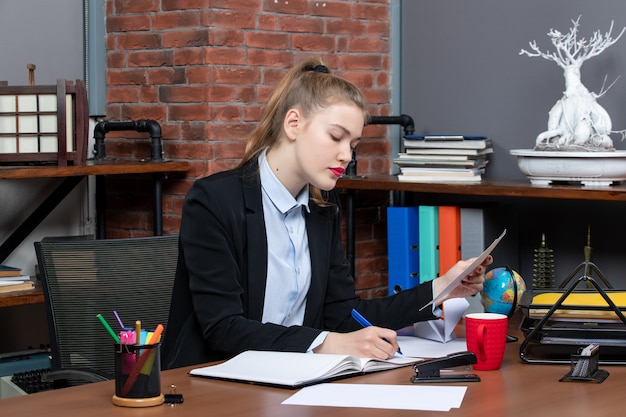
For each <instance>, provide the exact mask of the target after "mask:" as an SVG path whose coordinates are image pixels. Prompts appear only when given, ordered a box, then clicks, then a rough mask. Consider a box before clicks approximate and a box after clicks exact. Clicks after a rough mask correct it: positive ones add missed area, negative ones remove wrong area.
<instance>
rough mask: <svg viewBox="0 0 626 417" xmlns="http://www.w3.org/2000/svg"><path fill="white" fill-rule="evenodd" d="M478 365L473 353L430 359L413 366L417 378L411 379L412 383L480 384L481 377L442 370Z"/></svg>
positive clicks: (458, 353) (457, 353) (460, 353)
mask: <svg viewBox="0 0 626 417" xmlns="http://www.w3.org/2000/svg"><path fill="white" fill-rule="evenodd" d="M475 363H476V355H475V354H474V353H472V352H456V353H451V354H449V355H448V356H444V357H442V358H434V359H428V360H425V361H423V362H420V363H416V364H415V365H413V370H414V371H415V376H413V377H411V382H413V383H422V382H478V381H480V377H479V376H478V375H475V374H470V373H467V372H455V371H452V370H450V371H449V372H448V371H444V374H443V375H441V370H443V369H446V370H447V369H450V368H456V367H465V368H466V369H467V367H469V366H470V365H473V364H475Z"/></svg>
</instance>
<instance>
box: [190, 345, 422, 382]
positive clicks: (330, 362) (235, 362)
mask: <svg viewBox="0 0 626 417" xmlns="http://www.w3.org/2000/svg"><path fill="white" fill-rule="evenodd" d="M421 360H422V359H420V358H413V357H403V356H398V355H396V356H394V357H393V358H390V359H387V360H383V359H363V358H359V357H357V356H350V355H330V354H321V353H315V354H313V353H297V352H274V351H255V350H249V351H246V352H243V353H240V354H239V355H237V356H235V357H233V358H232V359H229V360H227V361H226V362H223V363H220V364H217V365H210V366H206V367H203V368H196V369H192V370H191V371H190V372H189V373H190V374H191V375H194V376H202V377H208V378H217V379H225V380H230V381H238V382H249V383H258V384H264V385H273V386H279V387H285V388H298V387H302V386H305V385H311V384H314V383H318V382H322V381H327V380H331V379H338V378H340V377H346V376H352V375H360V374H363V373H368V372H375V371H382V370H385V369H392V368H399V367H401V366H407V365H410V364H413V363H416V362H419V361H421Z"/></svg>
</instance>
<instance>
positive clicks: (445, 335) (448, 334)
mask: <svg viewBox="0 0 626 417" xmlns="http://www.w3.org/2000/svg"><path fill="white" fill-rule="evenodd" d="M467 307H469V301H467V300H466V299H465V298H451V299H449V300H446V301H444V303H443V318H441V319H439V320H427V321H421V322H419V323H415V324H414V325H413V331H414V333H415V336H417V337H421V338H424V339H429V340H434V341H435V342H441V343H447V342H449V341H451V340H454V339H455V338H456V335H455V334H454V328H455V327H456V325H457V324H458V323H459V320H461V318H462V317H463V314H465V311H466V310H467ZM403 348H404V346H403ZM403 352H404V351H403Z"/></svg>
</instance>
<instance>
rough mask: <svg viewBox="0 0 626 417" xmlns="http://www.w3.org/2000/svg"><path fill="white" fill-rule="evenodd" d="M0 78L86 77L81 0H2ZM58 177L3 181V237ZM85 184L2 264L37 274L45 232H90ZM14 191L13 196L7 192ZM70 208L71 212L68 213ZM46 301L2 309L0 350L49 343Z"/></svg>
mask: <svg viewBox="0 0 626 417" xmlns="http://www.w3.org/2000/svg"><path fill="white" fill-rule="evenodd" d="M0 57H2V58H1V59H0V80H3V81H8V82H9V84H10V85H26V84H28V70H27V69H26V64H35V65H36V66H37V69H36V71H35V83H36V84H39V85H42V84H55V83H56V80H57V79H68V80H74V79H82V78H83V0H0ZM59 182H60V180H59V179H45V180H2V181H0V241H2V242H3V241H4V240H5V239H6V238H7V237H8V236H10V234H11V233H12V232H13V231H14V230H15V228H16V227H17V226H18V225H19V224H20V223H21V222H22V221H23V220H24V219H25V218H26V216H28V215H29V214H30V213H31V212H32V210H34V208H35V207H36V206H37V205H38V204H39V203H40V202H41V201H42V200H43V199H44V198H45V197H46V196H47V195H48V194H49V193H50V191H51V190H52V189H53V188H55V187H56V186H57V185H58V184H59ZM87 193H88V190H87V185H86V183H85V182H83V183H82V184H81V185H80V186H78V187H77V189H75V190H74V191H73V192H72V193H71V194H70V196H68V198H66V199H65V200H64V201H63V202H62V203H61V204H60V205H59V206H58V207H57V208H56V209H55V210H54V211H53V212H52V214H51V215H50V216H48V218H47V219H46V220H45V221H44V222H43V223H42V224H41V226H40V227H39V228H37V230H35V231H34V232H33V233H32V234H31V235H30V236H28V238H27V239H26V240H25V241H24V242H23V243H22V244H21V245H20V246H19V247H18V248H17V249H16V250H15V251H14V252H13V253H12V254H11V255H10V256H9V257H8V258H7V260H6V261H5V262H4V263H7V264H9V265H15V266H19V267H22V268H23V271H24V273H26V274H28V275H34V274H35V263H36V257H35V251H34V248H33V242H34V241H36V240H40V239H41V238H43V237H45V236H62V235H75V234H87V233H88V232H86V231H85V228H86V227H87V228H88V226H85V223H88V222H89V220H88V216H89V212H88V209H87ZM7 196H10V197H7ZM68 213H69V214H68ZM46 323H47V322H46V317H45V309H44V306H43V304H34V305H24V306H15V307H8V308H2V309H0V331H1V332H2V334H3V335H8V336H7V337H0V353H4V352H11V351H23V350H26V349H28V348H30V347H34V348H38V347H40V345H45V344H47V343H48V329H47V325H46Z"/></svg>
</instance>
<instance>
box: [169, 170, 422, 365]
mask: <svg viewBox="0 0 626 417" xmlns="http://www.w3.org/2000/svg"><path fill="white" fill-rule="evenodd" d="M328 200H329V201H330V202H332V203H334V204H335V205H334V206H332V207H320V206H318V205H317V204H315V203H313V202H310V203H309V206H310V211H311V212H310V213H309V214H307V215H306V227H307V233H308V238H309V248H310V252H311V264H312V276H311V287H310V289H309V292H308V295H307V304H306V311H305V316H304V323H303V325H302V326H291V327H285V326H281V325H276V324H271V323H267V324H263V323H261V318H262V314H263V303H264V299H265V283H266V278H267V277H266V272H267V238H266V234H265V221H264V217H263V205H262V200H261V184H260V176H259V169H258V164H257V162H256V160H254V161H251V162H249V163H248V164H246V165H245V166H244V167H242V168H240V169H234V170H230V171H225V172H221V173H217V174H214V175H211V176H209V177H206V178H202V179H200V180H197V181H196V182H195V183H194V184H193V186H192V187H191V189H190V190H189V193H188V194H187V197H186V198H185V202H184V205H183V213H182V219H181V227H180V241H179V258H178V267H177V272H176V278H175V282H174V289H173V294H172V303H171V307H170V315H169V319H168V323H167V328H166V330H165V335H164V341H163V344H162V367H163V369H169V368H176V367H181V366H187V365H195V364H200V363H205V362H209V361H212V360H217V359H224V358H227V357H230V356H233V355H235V354H237V353H240V352H243V351H245V350H252V349H254V350H277V351H294V352H305V351H306V350H307V348H308V347H309V345H310V344H311V343H312V342H313V340H314V339H315V338H316V337H317V335H318V334H319V333H320V332H321V331H322V330H331V331H340V332H347V331H352V330H357V329H359V328H360V326H359V324H358V323H357V322H356V321H354V320H353V319H352V318H351V315H350V312H351V310H352V308H357V309H358V310H359V311H360V312H361V313H362V314H363V315H364V316H365V317H367V318H368V319H369V320H370V321H371V322H372V323H373V324H375V325H377V326H382V327H388V328H392V329H400V328H402V327H405V326H407V325H411V324H412V323H414V322H416V321H421V320H428V319H433V318H434V316H433V315H432V312H431V309H424V310H423V311H422V312H419V308H420V307H421V306H422V305H424V304H426V303H427V302H428V301H429V300H430V299H432V287H431V285H430V284H425V285H419V286H417V287H415V288H412V289H409V290H406V291H403V292H401V293H399V294H396V295H394V296H391V297H385V298H379V299H373V300H360V299H359V298H358V297H357V296H356V295H355V288H354V280H353V278H352V276H351V275H350V265H349V263H348V262H347V260H346V258H345V254H344V251H343V245H342V241H341V233H340V227H341V216H340V210H339V200H338V196H337V194H336V193H335V192H334V191H333V192H330V193H329V195H328Z"/></svg>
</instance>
